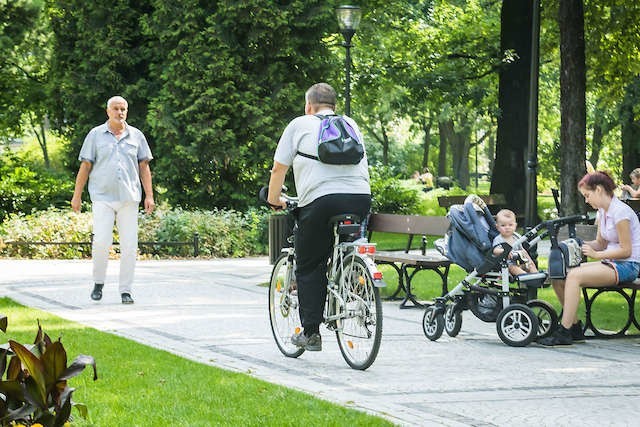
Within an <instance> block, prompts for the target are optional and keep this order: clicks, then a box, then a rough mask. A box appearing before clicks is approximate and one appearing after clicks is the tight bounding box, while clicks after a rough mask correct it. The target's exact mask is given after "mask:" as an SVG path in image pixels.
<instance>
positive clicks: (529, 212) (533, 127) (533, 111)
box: [525, 0, 540, 227]
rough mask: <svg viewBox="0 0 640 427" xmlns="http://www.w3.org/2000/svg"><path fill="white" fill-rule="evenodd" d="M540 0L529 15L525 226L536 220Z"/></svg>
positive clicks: (531, 225)
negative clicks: (529, 61) (529, 65)
mask: <svg viewBox="0 0 640 427" xmlns="http://www.w3.org/2000/svg"><path fill="white" fill-rule="evenodd" d="M539 47H540V1H539V0H533V9H532V16H531V68H530V73H529V120H528V124H529V129H528V136H527V154H528V159H527V185H526V200H525V226H527V227H533V226H534V225H535V223H536V222H537V220H538V199H537V196H538V194H537V193H538V185H537V182H536V176H537V173H538V172H537V169H538V74H539V71H540V66H539V63H540V53H539Z"/></svg>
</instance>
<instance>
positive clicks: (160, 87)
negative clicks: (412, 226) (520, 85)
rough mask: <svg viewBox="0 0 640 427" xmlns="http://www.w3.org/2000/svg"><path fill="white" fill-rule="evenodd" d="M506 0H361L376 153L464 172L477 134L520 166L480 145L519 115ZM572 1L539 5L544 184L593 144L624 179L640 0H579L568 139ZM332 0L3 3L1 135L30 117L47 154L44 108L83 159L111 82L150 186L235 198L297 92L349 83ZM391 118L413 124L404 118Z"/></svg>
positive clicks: (638, 148)
mask: <svg viewBox="0 0 640 427" xmlns="http://www.w3.org/2000/svg"><path fill="white" fill-rule="evenodd" d="M507 2H509V4H511V5H514V4H517V3H521V2H519V1H515V0H514V1H508V0H504V1H496V0H417V1H406V0H386V1H381V0H362V1H361V2H359V4H360V6H361V7H362V10H363V17H362V22H361V27H360V28H359V29H358V31H357V33H356V36H355V37H354V39H353V50H352V60H353V67H352V74H351V76H352V80H353V85H352V101H353V102H352V107H353V115H354V117H355V118H356V119H357V120H358V122H359V123H360V125H361V128H362V129H363V130H364V132H365V138H366V140H367V144H368V146H369V147H370V149H369V153H370V154H371V160H372V162H371V163H372V164H376V161H378V160H379V161H380V162H381V163H384V164H389V165H393V166H394V172H402V173H403V174H404V175H405V176H408V175H410V174H411V172H412V171H413V169H414V168H415V167H416V164H418V163H417V162H418V161H422V165H421V166H430V167H434V168H435V169H437V171H438V174H439V175H443V174H446V175H453V176H454V177H455V179H456V180H457V182H458V183H459V185H461V186H463V187H464V186H466V185H468V184H469V176H470V173H469V172H470V171H469V161H470V159H471V158H472V157H473V155H474V154H473V153H474V150H473V147H474V144H477V145H479V144H480V143H482V144H484V147H485V148H486V151H485V150H481V151H480V155H481V156H483V153H488V154H486V156H488V157H489V158H488V159H485V160H486V161H485V164H487V165H492V163H493V153H495V152H497V153H498V154H497V157H496V159H497V164H496V168H497V170H498V171H503V170H508V171H509V173H506V174H504V175H505V176H503V177H500V176H499V174H497V175H496V177H495V178H494V181H495V180H500V182H506V181H505V180H507V181H509V180H510V179H511V177H513V176H518V177H524V175H525V170H524V164H523V162H520V157H522V156H521V154H519V153H520V152H519V151H517V150H516V151H517V153H516V154H515V155H516V156H519V157H518V161H517V162H513V161H512V157H513V155H514V154H513V153H512V152H511V151H513V150H511V151H510V150H507V151H509V153H507V155H502V154H501V153H504V152H505V141H503V140H502V138H498V141H497V149H496V150H494V146H493V143H488V142H490V141H495V140H496V136H497V132H496V124H497V123H498V122H499V120H503V121H504V120H511V122H513V123H512V124H515V127H517V126H519V125H522V124H521V123H520V120H519V119H517V118H515V119H509V118H508V115H505V109H508V108H510V107H508V106H503V110H502V111H501V110H500V109H499V108H498V96H497V93H498V72H499V71H500V70H503V69H504V68H505V67H507V66H509V64H512V63H515V62H517V60H518V57H517V54H518V52H515V51H514V49H511V48H510V47H509V46H504V45H503V46H501V45H500V31H501V28H500V22H499V21H500V16H501V15H500V14H501V7H502V6H503V5H505V4H507ZM576 2H579V1H578V0H548V1H544V2H542V21H541V36H540V40H541V47H540V54H541V62H540V83H539V87H540V96H539V129H538V135H539V149H538V153H539V169H538V171H539V174H540V176H539V179H538V183H539V189H540V190H542V189H543V188H546V187H549V186H554V187H557V186H558V185H559V183H560V182H559V181H560V179H561V176H563V177H564V176H573V175H579V174H580V173H581V172H580V171H578V170H577V169H576V168H575V164H576V162H577V163H579V164H582V162H583V160H584V157H587V156H588V157H589V158H590V159H591V160H592V161H593V162H594V163H596V166H597V167H599V168H604V169H612V170H613V171H614V172H616V173H623V177H626V173H627V172H628V169H629V168H632V167H636V166H638V165H637V163H640V145H639V143H638V141H639V140H640V127H639V126H638V119H637V117H638V115H639V114H640V113H639V107H638V105H640V101H639V99H640V95H638V93H640V89H638V88H639V87H640V83H638V77H637V76H638V75H639V73H640V65H639V64H640V60H639V59H640V58H639V55H640V54H639V53H638V52H639V51H640V50H639V49H638V46H640V35H639V34H640V33H638V32H637V31H632V29H634V28H636V27H637V24H638V23H639V22H640V6H639V5H638V4H636V3H637V2H628V1H624V0H584V42H585V43H584V49H583V50H584V54H585V64H586V70H587V74H586V96H584V97H582V96H580V97H579V99H578V98H575V97H574V98H575V99H574V100H577V101H578V102H577V104H583V105H584V108H583V107H582V105H580V106H576V107H575V108H574V109H572V110H571V111H578V113H576V114H579V115H584V116H585V119H582V120H581V122H580V124H579V126H578V127H580V128H582V129H581V130H576V131H575V132H574V133H572V134H573V135H578V136H572V137H567V136H566V135H565V134H562V135H561V131H560V129H561V128H562V126H561V120H560V115H561V104H560V97H561V84H560V80H561V73H560V69H561V62H560V56H561V54H560V28H561V25H560V23H559V21H558V16H560V15H559V12H560V6H561V4H574V3H576ZM579 3H581V2H579ZM335 5H337V2H334V1H330V2H321V1H319V0H310V1H302V0H286V1H274V0H265V1H258V0H247V1H242V2H238V1H222V0H220V1H204V0H176V1H172V2H169V1H166V0H137V1H133V0H118V1H115V2H107V3H104V2H102V3H101V2H86V1H83V0H0V13H2V15H3V20H2V22H1V23H0V52H1V53H2V55H3V58H5V61H3V62H1V63H0V89H1V90H0V137H4V138H6V137H9V136H20V135H22V134H24V133H25V132H27V131H29V129H31V130H30V132H35V133H36V134H38V133H40V134H42V138H39V141H40V143H41V147H42V148H43V153H44V154H45V157H46V151H45V150H46V145H47V144H46V138H45V135H46V132H45V130H46V125H47V123H48V122H51V125H52V127H53V128H54V129H55V130H56V131H60V132H62V133H63V134H64V135H66V136H67V138H68V139H69V142H70V144H69V145H68V146H69V150H68V153H67V155H66V159H67V162H66V163H67V167H68V170H69V171H75V170H76V169H77V155H78V150H79V147H80V145H81V144H82V141H83V138H84V136H85V135H86V133H87V132H88V130H89V129H90V128H91V127H93V126H96V125H98V124H100V123H102V122H104V121H105V119H106V117H105V113H104V108H105V101H106V100H107V99H108V98H109V97H110V96H113V95H116V94H120V95H123V96H124V97H125V98H127V99H128V101H129V105H130V112H129V121H130V123H131V124H132V125H134V126H136V127H139V128H140V129H142V130H143V131H144V132H145V134H146V135H147V137H148V139H149V141H150V144H151V147H152V150H153V153H154V155H155V158H156V159H155V161H154V163H153V164H152V168H153V170H154V184H155V186H156V189H157V190H158V191H159V192H160V193H161V194H160V198H164V199H165V200H168V201H169V202H170V203H172V204H174V205H180V206H183V207H202V208H206V209H210V208H213V207H234V208H239V209H244V208H245V207H246V206H247V205H249V204H252V203H254V200H253V198H254V194H255V189H257V188H259V187H260V185H262V184H263V183H264V182H266V181H267V179H268V171H269V168H270V166H271V163H272V154H273V150H274V148H275V146H276V143H277V140H278V138H279V135H280V133H281V131H282V129H283V128H284V126H285V125H286V123H287V122H288V121H289V120H290V119H292V118H293V117H295V116H297V115H299V114H302V106H303V102H304V99H303V95H304V91H305V90H306V89H307V88H308V87H309V86H310V85H311V84H313V83H315V82H317V81H327V82H329V83H330V84H332V85H333V86H334V87H335V88H336V89H337V90H338V93H339V94H340V96H342V93H343V87H344V71H343V69H344V67H343V59H344V49H343V47H342V46H341V42H342V36H341V35H340V34H339V32H338V29H337V23H336V19H335V16H334V10H333V8H334V6H335ZM576 13H581V12H580V11H577V12H576ZM523 25H524V24H523ZM571 31H574V30H571V29H570V30H569V32H571ZM578 50H580V48H578ZM514 61H515V62H514ZM570 83H575V79H570V80H569V82H568V83H566V84H565V83H563V84H562V86H563V90H565V89H566V87H567V85H568V84H570ZM524 84H528V82H524ZM580 109H583V110H584V112H581V110H580ZM338 110H340V106H339V107H338ZM579 110H580V111H579ZM566 111H567V112H563V113H562V114H563V115H564V116H565V119H566V120H568V121H569V122H571V123H574V121H573V118H572V117H570V115H572V114H574V113H571V112H569V110H566ZM508 112H509V111H506V113H508ZM522 126H523V125H522ZM400 127H403V128H407V129H409V130H410V132H409V131H406V132H398V131H397V129H398V128H400ZM620 140H622V144H620ZM438 141H439V146H438ZM483 141H484V142H483ZM509 142H512V143H514V144H519V145H517V146H518V147H519V146H522V145H524V142H520V141H508V142H507V143H509ZM418 144H419V145H420V146H418ZM487 147H488V148H487ZM511 148H513V147H511ZM569 148H571V149H574V148H575V150H574V151H572V153H573V154H571V156H570V159H572V160H568V161H565V160H563V163H560V159H561V158H563V157H562V156H563V155H561V153H562V152H563V150H567V149H569ZM419 158H421V160H416V159H419ZM620 158H624V162H621V161H620V160H619V159H620ZM407 159H411V161H410V162H408V161H407ZM622 165H623V166H622ZM409 167H410V168H411V169H410V170H408V169H407V168H409ZM489 167H490V166H489ZM403 169H405V170H403ZM567 169H569V170H571V171H572V172H571V173H570V174H569V175H567V174H566V172H567ZM434 172H435V170H434ZM487 172H489V173H490V172H491V170H488V171H487ZM572 179H573V178H572ZM513 181H514V182H516V181H517V180H513ZM509 183H511V181H509ZM516 186H518V185H516ZM572 186H573V184H572V183H569V184H563V186H562V189H563V193H565V194H566V193H569V192H574V193H575V191H574V190H575V189H574V188H572ZM496 191H498V189H497V187H496ZM501 192H507V193H509V194H512V193H513V192H512V191H511V192H510V191H508V190H504V191H501ZM514 203H515V204H516V205H517V204H518V203H517V201H514Z"/></svg>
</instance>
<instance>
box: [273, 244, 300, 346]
mask: <svg viewBox="0 0 640 427" xmlns="http://www.w3.org/2000/svg"><path fill="white" fill-rule="evenodd" d="M294 271H295V261H293V262H290V261H289V255H288V254H286V253H285V254H282V255H281V256H280V257H279V258H278V259H277V260H276V263H275V265H274V267H273V271H272V272H271V281H270V282H269V320H270V323H271V332H273V338H274V339H275V340H276V345H277V346H278V348H279V349H280V351H281V352H282V354H284V355H285V356H287V357H298V356H300V355H301V354H302V353H304V349H303V348H300V347H297V346H295V345H293V344H292V343H291V336H292V335H293V334H294V333H297V332H299V331H300V330H301V329H302V322H301V321H300V314H299V313H298V290H297V286H296V282H295V275H294Z"/></svg>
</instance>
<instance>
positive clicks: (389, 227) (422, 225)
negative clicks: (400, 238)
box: [369, 213, 449, 236]
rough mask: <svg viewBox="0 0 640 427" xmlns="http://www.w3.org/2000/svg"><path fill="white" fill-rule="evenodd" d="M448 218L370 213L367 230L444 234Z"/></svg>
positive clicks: (413, 233) (431, 234) (427, 234)
mask: <svg viewBox="0 0 640 427" xmlns="http://www.w3.org/2000/svg"><path fill="white" fill-rule="evenodd" d="M448 228H449V219H448V218H447V217H444V216H422V215H396V214H383V213H376V214H372V215H371V218H370V219H369V231H381V232H385V233H401V234H409V235H426V236H444V235H445V233H446V232H447V229H448Z"/></svg>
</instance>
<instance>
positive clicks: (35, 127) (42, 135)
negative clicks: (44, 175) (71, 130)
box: [29, 115, 51, 169]
mask: <svg viewBox="0 0 640 427" xmlns="http://www.w3.org/2000/svg"><path fill="white" fill-rule="evenodd" d="M45 122H48V120H47V118H46V116H45V117H44V118H43V119H42V120H36V118H34V117H33V116H31V115H30V116H29V123H30V124H31V130H32V131H33V133H34V134H35V136H36V139H37V140H38V145H39V146H40V149H41V150H42V158H43V159H44V166H45V167H46V168H47V169H50V168H51V161H50V160H49V149H48V148H47V129H48V127H49V126H48V125H45Z"/></svg>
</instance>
